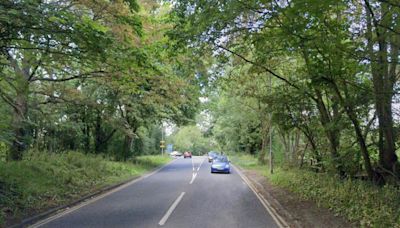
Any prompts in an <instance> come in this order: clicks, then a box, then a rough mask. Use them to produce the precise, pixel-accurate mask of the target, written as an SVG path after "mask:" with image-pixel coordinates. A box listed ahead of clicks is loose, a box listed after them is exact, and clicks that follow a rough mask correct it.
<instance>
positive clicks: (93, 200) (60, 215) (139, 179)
mask: <svg viewBox="0 0 400 228" xmlns="http://www.w3.org/2000/svg"><path fill="white" fill-rule="evenodd" d="M175 161H176V160H172V161H170V162H168V163H167V164H165V165H163V166H161V167H160V168H158V169H156V170H154V171H153V172H151V173H147V174H145V175H143V176H140V177H139V178H137V179H134V180H132V181H130V182H128V183H126V184H123V185H121V186H119V187H117V188H115V189H113V190H111V191H109V192H106V193H104V194H101V195H99V196H95V197H94V198H91V199H89V200H87V201H84V202H82V203H80V204H78V205H76V206H74V207H71V208H69V209H66V210H65V211H62V212H60V213H58V214H56V215H53V216H51V217H49V218H46V219H44V220H41V221H39V222H37V223H35V224H33V225H31V226H28V227H31V228H36V227H40V226H42V225H45V224H47V223H49V222H51V221H54V220H56V219H58V218H60V217H63V216H64V215H67V214H69V213H71V212H74V211H76V210H78V209H79V208H82V207H84V206H86V205H89V204H91V203H94V202H96V201H97V200H99V199H102V198H104V197H106V196H108V195H111V194H113V193H114V192H117V191H119V190H121V189H123V188H126V187H128V186H130V185H132V184H134V183H136V182H138V181H141V180H143V179H145V178H147V177H149V176H151V175H153V174H155V173H157V172H159V171H160V170H161V169H163V168H164V167H166V166H168V165H170V164H171V163H173V162H175Z"/></svg>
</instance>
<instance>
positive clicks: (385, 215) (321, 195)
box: [232, 155, 400, 227]
mask: <svg viewBox="0 0 400 228" xmlns="http://www.w3.org/2000/svg"><path fill="white" fill-rule="evenodd" d="M232 161H233V162H234V163H235V164H237V165H239V166H241V167H242V168H245V169H252V170H258V171H260V172H261V173H262V174H263V175H264V176H266V177H267V178H268V179H269V180H270V182H271V183H272V184H274V185H277V186H281V187H283V188H286V189H288V190H290V191H292V192H294V193H296V194H297V195H299V196H300V197H301V198H302V199H306V200H311V201H314V202H315V203H317V205H318V206H320V207H325V208H329V209H331V210H332V211H333V212H334V213H335V214H336V215H341V216H343V217H346V218H348V219H349V220H350V221H353V222H357V223H358V225H359V226H361V227H400V189H399V188H398V187H396V186H392V185H385V186H383V187H379V186H376V185H373V184H372V183H369V182H367V181H362V180H351V179H345V180H342V179H339V178H337V177H335V176H332V175H328V174H327V173H315V172H311V171H308V170H301V169H293V168H292V169H284V168H281V167H275V169H274V174H270V173H269V172H268V168H267V167H266V166H263V165H260V164H259V163H258V162H257V159H256V158H255V157H253V156H249V155H234V156H232Z"/></svg>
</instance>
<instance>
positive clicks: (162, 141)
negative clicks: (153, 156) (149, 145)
mask: <svg viewBox="0 0 400 228" xmlns="http://www.w3.org/2000/svg"><path fill="white" fill-rule="evenodd" d="M160 147H161V155H162V156H164V147H165V141H164V123H162V124H161V141H160Z"/></svg>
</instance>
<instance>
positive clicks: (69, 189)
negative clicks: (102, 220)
mask: <svg viewBox="0 0 400 228" xmlns="http://www.w3.org/2000/svg"><path fill="white" fill-rule="evenodd" d="M168 160H169V158H167V157H160V156H143V157H138V158H137V159H135V160H134V161H129V162H114V161H109V160H107V159H104V158H102V157H100V156H94V155H86V154H82V153H79V152H67V153H62V154H54V153H30V154H28V155H27V156H25V157H24V160H22V161H17V162H2V161H0V208H1V211H0V224H2V223H1V222H2V221H1V220H3V222H4V216H5V215H7V216H8V217H10V216H11V217H13V216H14V217H20V216H23V215H25V214H27V213H34V212H36V211H40V210H42V209H45V208H49V207H54V206H57V205H60V204H63V203H66V202H68V201H71V200H73V199H77V198H79V197H81V196H83V195H85V194H88V193H90V192H92V191H95V190H97V189H100V188H102V187H105V186H107V185H111V184H115V183H118V182H121V181H124V180H128V179H130V178H132V177H135V176H138V175H141V174H143V173H144V172H146V171H149V170H150V169H153V168H155V167H157V166H160V165H162V164H164V163H166V162H167V161H168Z"/></svg>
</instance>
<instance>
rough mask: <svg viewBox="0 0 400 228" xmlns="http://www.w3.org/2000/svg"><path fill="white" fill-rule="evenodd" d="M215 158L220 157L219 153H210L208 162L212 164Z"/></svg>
mask: <svg viewBox="0 0 400 228" xmlns="http://www.w3.org/2000/svg"><path fill="white" fill-rule="evenodd" d="M215 157H218V153H217V152H214V151H210V152H208V162H212V161H213V160H214V158H215Z"/></svg>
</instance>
